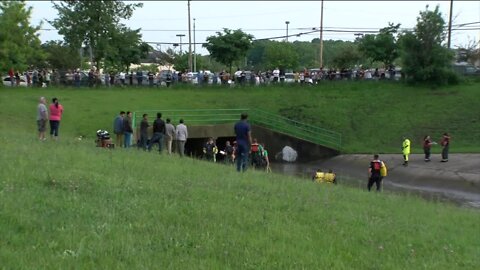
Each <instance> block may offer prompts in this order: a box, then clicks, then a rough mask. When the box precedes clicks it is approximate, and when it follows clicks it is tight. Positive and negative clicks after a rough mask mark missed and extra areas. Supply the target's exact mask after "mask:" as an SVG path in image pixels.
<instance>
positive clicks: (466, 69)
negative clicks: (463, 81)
mask: <svg viewBox="0 0 480 270" xmlns="http://www.w3.org/2000/svg"><path fill="white" fill-rule="evenodd" d="M452 68H453V70H454V71H455V72H457V73H458V74H460V75H463V76H480V69H479V68H477V67H475V66H474V65H472V64H470V63H467V62H460V63H455V64H453V65H452Z"/></svg>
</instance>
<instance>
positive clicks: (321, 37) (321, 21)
mask: <svg viewBox="0 0 480 270" xmlns="http://www.w3.org/2000/svg"><path fill="white" fill-rule="evenodd" d="M320 68H323V0H322V6H321V14H320Z"/></svg>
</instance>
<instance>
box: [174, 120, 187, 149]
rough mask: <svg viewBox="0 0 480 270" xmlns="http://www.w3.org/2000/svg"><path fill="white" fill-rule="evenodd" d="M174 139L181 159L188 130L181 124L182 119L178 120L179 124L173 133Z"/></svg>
mask: <svg viewBox="0 0 480 270" xmlns="http://www.w3.org/2000/svg"><path fill="white" fill-rule="evenodd" d="M175 137H176V139H177V149H178V153H179V154H180V156H181V157H183V155H184V154H185V143H186V142H187V139H188V129H187V126H186V125H185V124H184V123H183V119H180V124H178V125H177V128H176V131H175Z"/></svg>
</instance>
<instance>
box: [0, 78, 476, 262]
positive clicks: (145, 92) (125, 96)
mask: <svg viewBox="0 0 480 270" xmlns="http://www.w3.org/2000/svg"><path fill="white" fill-rule="evenodd" d="M479 86H480V85H479V84H471V85H462V86H457V87H450V88H446V89H437V90H430V89H421V88H420V89H419V88H409V87H404V86H401V85H397V84H388V83H386V84H375V83H371V84H370V83H361V84H350V83H345V84H343V83H336V84H330V85H326V86H325V87H322V88H300V87H285V88H258V89H257V88H253V89H252V88H246V89H221V88H218V89H199V88H198V89H165V88H163V89H142V90H140V89H98V90H88V89H80V90H73V89H28V90H27V89H0V102H1V106H0V108H1V109H0V110H1V113H2V121H1V122H0V130H1V132H0V145H2V147H1V151H0V163H1V164H2V170H0V235H1V237H0V269H460V268H461V269H479V268H480V259H479V254H480V246H479V245H478V243H480V231H479V230H478V224H480V213H479V212H478V210H473V209H465V208H458V207H455V206H453V205H449V204H445V203H440V202H428V201H425V200H422V199H420V198H416V197H412V196H406V195H395V194H390V193H381V194H376V193H368V192H365V191H364V190H359V189H356V188H351V187H347V186H343V185H341V184H340V185H338V186H329V185H318V184H314V183H312V182H310V181H306V180H304V179H299V178H294V177H288V176H282V175H277V174H265V173H262V172H255V171H251V170H249V171H247V172H246V173H245V174H238V173H236V172H235V170H234V168H233V167H229V166H223V165H219V164H212V163H206V162H203V161H200V160H195V159H190V158H183V159H182V158H179V157H176V156H167V155H158V153H154V152H152V153H145V152H143V151H137V150H136V149H129V150H124V149H114V150H107V149H101V148H96V147H94V135H95V131H96V130H97V129H99V128H106V129H109V130H110V129H111V126H112V121H113V117H114V116H115V115H116V114H117V113H118V111H119V110H132V111H135V110H146V109H197V108H237V107H253V106H258V107H259V108H261V109H264V110H267V111H271V112H275V113H279V114H281V115H284V116H287V117H294V118H296V119H299V120H301V121H305V122H310V123H313V124H317V125H319V126H323V127H327V128H331V129H334V130H337V131H340V132H342V133H343V134H344V138H345V144H344V149H345V152H371V151H383V152H388V151H396V149H397V148H398V145H399V144H400V142H401V138H400V136H401V134H399V133H402V131H403V132H405V129H407V130H408V132H407V133H411V134H412V136H421V135H423V131H424V130H427V129H426V127H428V128H429V130H431V132H434V131H435V132H437V133H439V132H443V130H447V131H450V132H451V133H452V135H453V138H454V139H453V140H452V142H453V143H452V151H454V152H458V151H465V152H474V151H478V148H479V146H478V145H475V144H474V142H476V140H478V130H479V127H478V125H479V122H478V120H479V117H480V114H479V113H478V112H479V111H478V110H479V109H478V108H477V107H478V106H477V105H478V104H476V103H478V100H479V99H478V97H479V95H480V94H479V92H478V89H479ZM39 96H46V97H48V98H51V97H53V96H56V97H58V98H59V99H60V102H61V103H62V104H63V105H64V107H65V115H64V118H63V120H62V124H61V127H60V136H61V138H60V140H59V141H58V142H54V141H50V140H48V141H46V142H39V141H38V140H37V139H36V131H35V108H36V104H37V99H38V97H39ZM375 100H379V102H378V104H377V105H375V106H366V105H372V104H370V103H371V102H374V101H375ZM387 100H388V101H389V103H388V104H386V103H387ZM363 105H365V106H363ZM445 110H446V111H447V112H448V113H442V112H445ZM462 114H464V115H462ZM383 115H385V116H383ZM364 117H367V118H368V117H370V118H369V120H367V119H364ZM372 119H379V121H380V126H378V125H377V124H375V123H373V122H372ZM397 121H398V122H397ZM459 121H461V122H459ZM448 123H452V125H450V126H449V125H448ZM460 123H463V124H462V125H461V124H460ZM422 125H424V126H422ZM475 132H476V133H475ZM79 135H86V136H87V138H86V139H85V140H78V139H77V137H78V136H79ZM432 135H434V136H435V135H436V133H435V134H433V133H432ZM439 135H440V134H439ZM439 135H438V136H439ZM375 138H377V139H375ZM378 138H380V139H378ZM412 138H417V137H412ZM412 141H413V142H417V143H418V141H415V139H412Z"/></svg>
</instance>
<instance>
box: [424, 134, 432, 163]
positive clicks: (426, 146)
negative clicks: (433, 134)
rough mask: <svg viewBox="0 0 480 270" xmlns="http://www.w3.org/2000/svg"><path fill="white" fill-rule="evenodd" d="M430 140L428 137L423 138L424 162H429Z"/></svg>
mask: <svg viewBox="0 0 480 270" xmlns="http://www.w3.org/2000/svg"><path fill="white" fill-rule="evenodd" d="M432 144H433V142H432V140H431V139H430V136H428V135H427V136H425V138H423V152H424V153H425V162H429V161H430V149H431V148H432Z"/></svg>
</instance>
